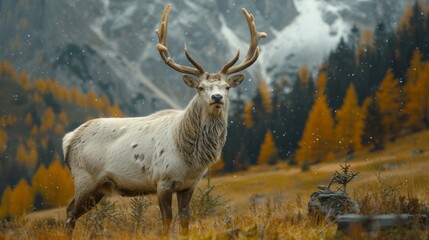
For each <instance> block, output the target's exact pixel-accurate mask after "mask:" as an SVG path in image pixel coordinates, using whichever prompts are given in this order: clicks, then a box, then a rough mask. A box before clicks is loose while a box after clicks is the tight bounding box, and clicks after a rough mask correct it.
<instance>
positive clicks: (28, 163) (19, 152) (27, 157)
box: [15, 138, 39, 170]
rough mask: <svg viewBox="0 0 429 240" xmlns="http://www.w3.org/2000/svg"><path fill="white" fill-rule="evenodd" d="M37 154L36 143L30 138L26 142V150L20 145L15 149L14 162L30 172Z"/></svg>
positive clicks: (37, 156) (34, 164)
mask: <svg viewBox="0 0 429 240" xmlns="http://www.w3.org/2000/svg"><path fill="white" fill-rule="evenodd" d="M38 158H39V154H38V152H37V146H36V143H35V142H34V141H33V140H32V139H31V138H30V139H29V140H28V150H27V148H26V147H25V146H24V145H23V144H22V143H20V144H19V145H18V147H17V149H16V158H15V161H16V162H17V163H19V164H21V165H23V166H25V167H26V168H27V169H29V170H32V169H34V167H35V166H36V163H37V160H38Z"/></svg>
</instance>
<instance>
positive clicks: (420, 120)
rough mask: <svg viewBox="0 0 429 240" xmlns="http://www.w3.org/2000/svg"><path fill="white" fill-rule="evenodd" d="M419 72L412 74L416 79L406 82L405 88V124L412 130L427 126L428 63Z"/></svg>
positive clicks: (428, 104)
mask: <svg viewBox="0 0 429 240" xmlns="http://www.w3.org/2000/svg"><path fill="white" fill-rule="evenodd" d="M411 67H412V66H410V68H411ZM419 70H420V71H419V72H415V74H414V75H416V76H417V79H414V80H412V81H407V85H406V86H405V92H406V94H407V97H408V98H407V102H406V105H405V109H404V112H405V114H406V116H407V120H406V123H405V124H406V126H407V127H409V128H411V129H412V130H421V129H424V128H427V127H428V126H429V62H424V63H423V64H422V67H420V68H419ZM409 71H410V70H409Z"/></svg>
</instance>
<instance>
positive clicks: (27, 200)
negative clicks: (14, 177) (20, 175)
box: [9, 179, 34, 217]
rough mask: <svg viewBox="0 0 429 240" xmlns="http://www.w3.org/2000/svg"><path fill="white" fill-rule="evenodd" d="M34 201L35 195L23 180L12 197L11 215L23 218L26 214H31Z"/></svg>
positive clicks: (14, 190) (13, 191)
mask: <svg viewBox="0 0 429 240" xmlns="http://www.w3.org/2000/svg"><path fill="white" fill-rule="evenodd" d="M33 201H34V194H33V191H32V189H31V187H30V186H29V185H28V183H27V182H26V181H25V180H24V179H21V180H20V181H19V183H18V185H16V187H15V188H14V189H13V190H12V193H11V195H10V205H9V206H10V207H9V213H10V215H12V216H14V217H21V216H22V215H24V214H25V213H28V212H31V210H32V206H33Z"/></svg>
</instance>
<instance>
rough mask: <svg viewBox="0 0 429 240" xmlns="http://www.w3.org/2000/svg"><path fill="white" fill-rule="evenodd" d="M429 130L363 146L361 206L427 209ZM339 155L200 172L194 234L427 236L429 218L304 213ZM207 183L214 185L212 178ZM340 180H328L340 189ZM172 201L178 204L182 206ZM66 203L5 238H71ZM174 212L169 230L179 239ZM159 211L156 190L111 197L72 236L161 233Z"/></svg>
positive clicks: (355, 163)
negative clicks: (362, 219) (344, 221)
mask: <svg viewBox="0 0 429 240" xmlns="http://www.w3.org/2000/svg"><path fill="white" fill-rule="evenodd" d="M428 142H429V131H423V132H420V133H416V134H412V135H407V136H404V137H402V138H400V139H398V140H397V141H396V142H394V143H389V144H387V145H386V148H385V150H382V151H379V152H375V153H369V152H368V151H362V152H360V153H357V154H355V155H354V157H353V158H352V159H351V160H349V163H350V164H351V171H353V172H359V175H358V176H357V177H355V178H354V179H353V180H352V181H351V182H350V184H349V185H347V192H348V194H349V196H350V197H351V198H352V199H353V200H355V201H357V202H358V203H359V204H360V206H361V211H362V213H363V214H385V213H411V214H418V213H426V214H428V213H429V210H428V209H429V207H428V206H429V200H428V199H429V145H428V144H427V143H428ZM343 161H344V160H343V159H337V160H335V161H333V162H331V163H323V164H318V165H313V166H311V167H310V170H309V171H307V172H302V171H301V170H300V168H299V167H298V166H294V167H291V166H288V165H287V164H285V163H279V164H277V165H274V166H259V167H254V168H251V169H248V170H247V171H244V172H238V173H233V174H227V175H223V176H215V177H212V178H211V179H210V183H209V182H208V179H203V180H202V181H201V182H200V184H199V188H198V189H196V191H195V193H194V196H193V202H192V206H193V218H192V221H191V225H190V235H189V239H348V238H351V239H361V238H364V239H365V238H376V239H427V238H428V237H429V229H428V226H426V229H425V228H421V227H420V226H419V224H418V223H416V224H415V226H414V227H413V228H412V229H411V230H408V229H396V230H395V229H393V230H391V231H388V232H383V233H380V234H379V235H376V236H373V235H371V236H368V235H366V233H357V234H355V233H354V234H353V235H352V237H350V236H348V237H347V236H342V235H338V234H336V224H335V223H326V222H324V221H317V220H316V219H314V218H312V217H309V216H307V203H308V200H309V197H310V195H311V194H312V193H313V192H315V191H317V185H320V184H322V185H327V184H329V181H330V179H331V176H332V174H333V173H334V172H335V171H340V166H339V164H340V163H343ZM208 184H210V185H208ZM336 187H337V186H335V185H334V186H333V187H331V189H335V188H336ZM176 206H177V205H176V202H175V201H174V202H173V208H174V210H175V211H174V212H175V213H176V212H177V207H176ZM64 220H65V208H59V209H52V210H47V211H40V212H34V213H31V214H28V215H26V216H25V217H23V218H21V219H16V220H11V221H8V222H6V221H3V222H2V223H1V225H0V239H68V237H67V236H66V234H65V230H64V226H63V222H64ZM178 222H179V221H178V218H177V216H176V215H174V222H173V226H172V231H171V232H170V234H169V236H168V238H173V239H182V238H184V237H182V236H180V234H179V224H178ZM160 231H161V219H160V213H159V209H158V207H157V199H156V196H153V195H148V196H145V197H140V198H122V197H116V196H115V197H109V198H107V199H104V200H102V202H101V203H100V204H98V206H97V207H96V208H95V209H94V210H92V211H91V212H89V213H88V214H86V215H84V216H83V217H81V218H80V219H79V221H78V224H77V227H76V229H75V232H74V236H73V239H159V238H160V235H159V234H160Z"/></svg>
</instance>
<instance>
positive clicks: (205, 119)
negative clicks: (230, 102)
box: [176, 97, 228, 168]
mask: <svg viewBox="0 0 429 240" xmlns="http://www.w3.org/2000/svg"><path fill="white" fill-rule="evenodd" d="M203 104H204V103H202V102H201V101H200V100H199V99H198V97H194V98H193V99H192V100H191V102H190V103H189V105H188V107H187V108H186V109H185V110H184V115H183V119H182V120H181V122H180V123H179V127H178V130H177V131H178V132H177V138H176V145H177V147H178V149H179V152H180V153H181V155H182V158H183V160H184V161H186V163H187V164H188V165H192V166H193V167H196V168H206V167H208V166H210V165H211V164H212V163H214V162H216V161H217V160H218V159H219V158H220V154H221V151H222V148H223V145H224V144H225V140H226V131H227V117H228V111H227V109H228V108H227V106H226V107H225V108H224V109H223V110H222V111H219V112H217V113H216V114H209V113H208V111H207V109H206V108H205V107H204V105H203ZM226 104H227V103H226Z"/></svg>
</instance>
